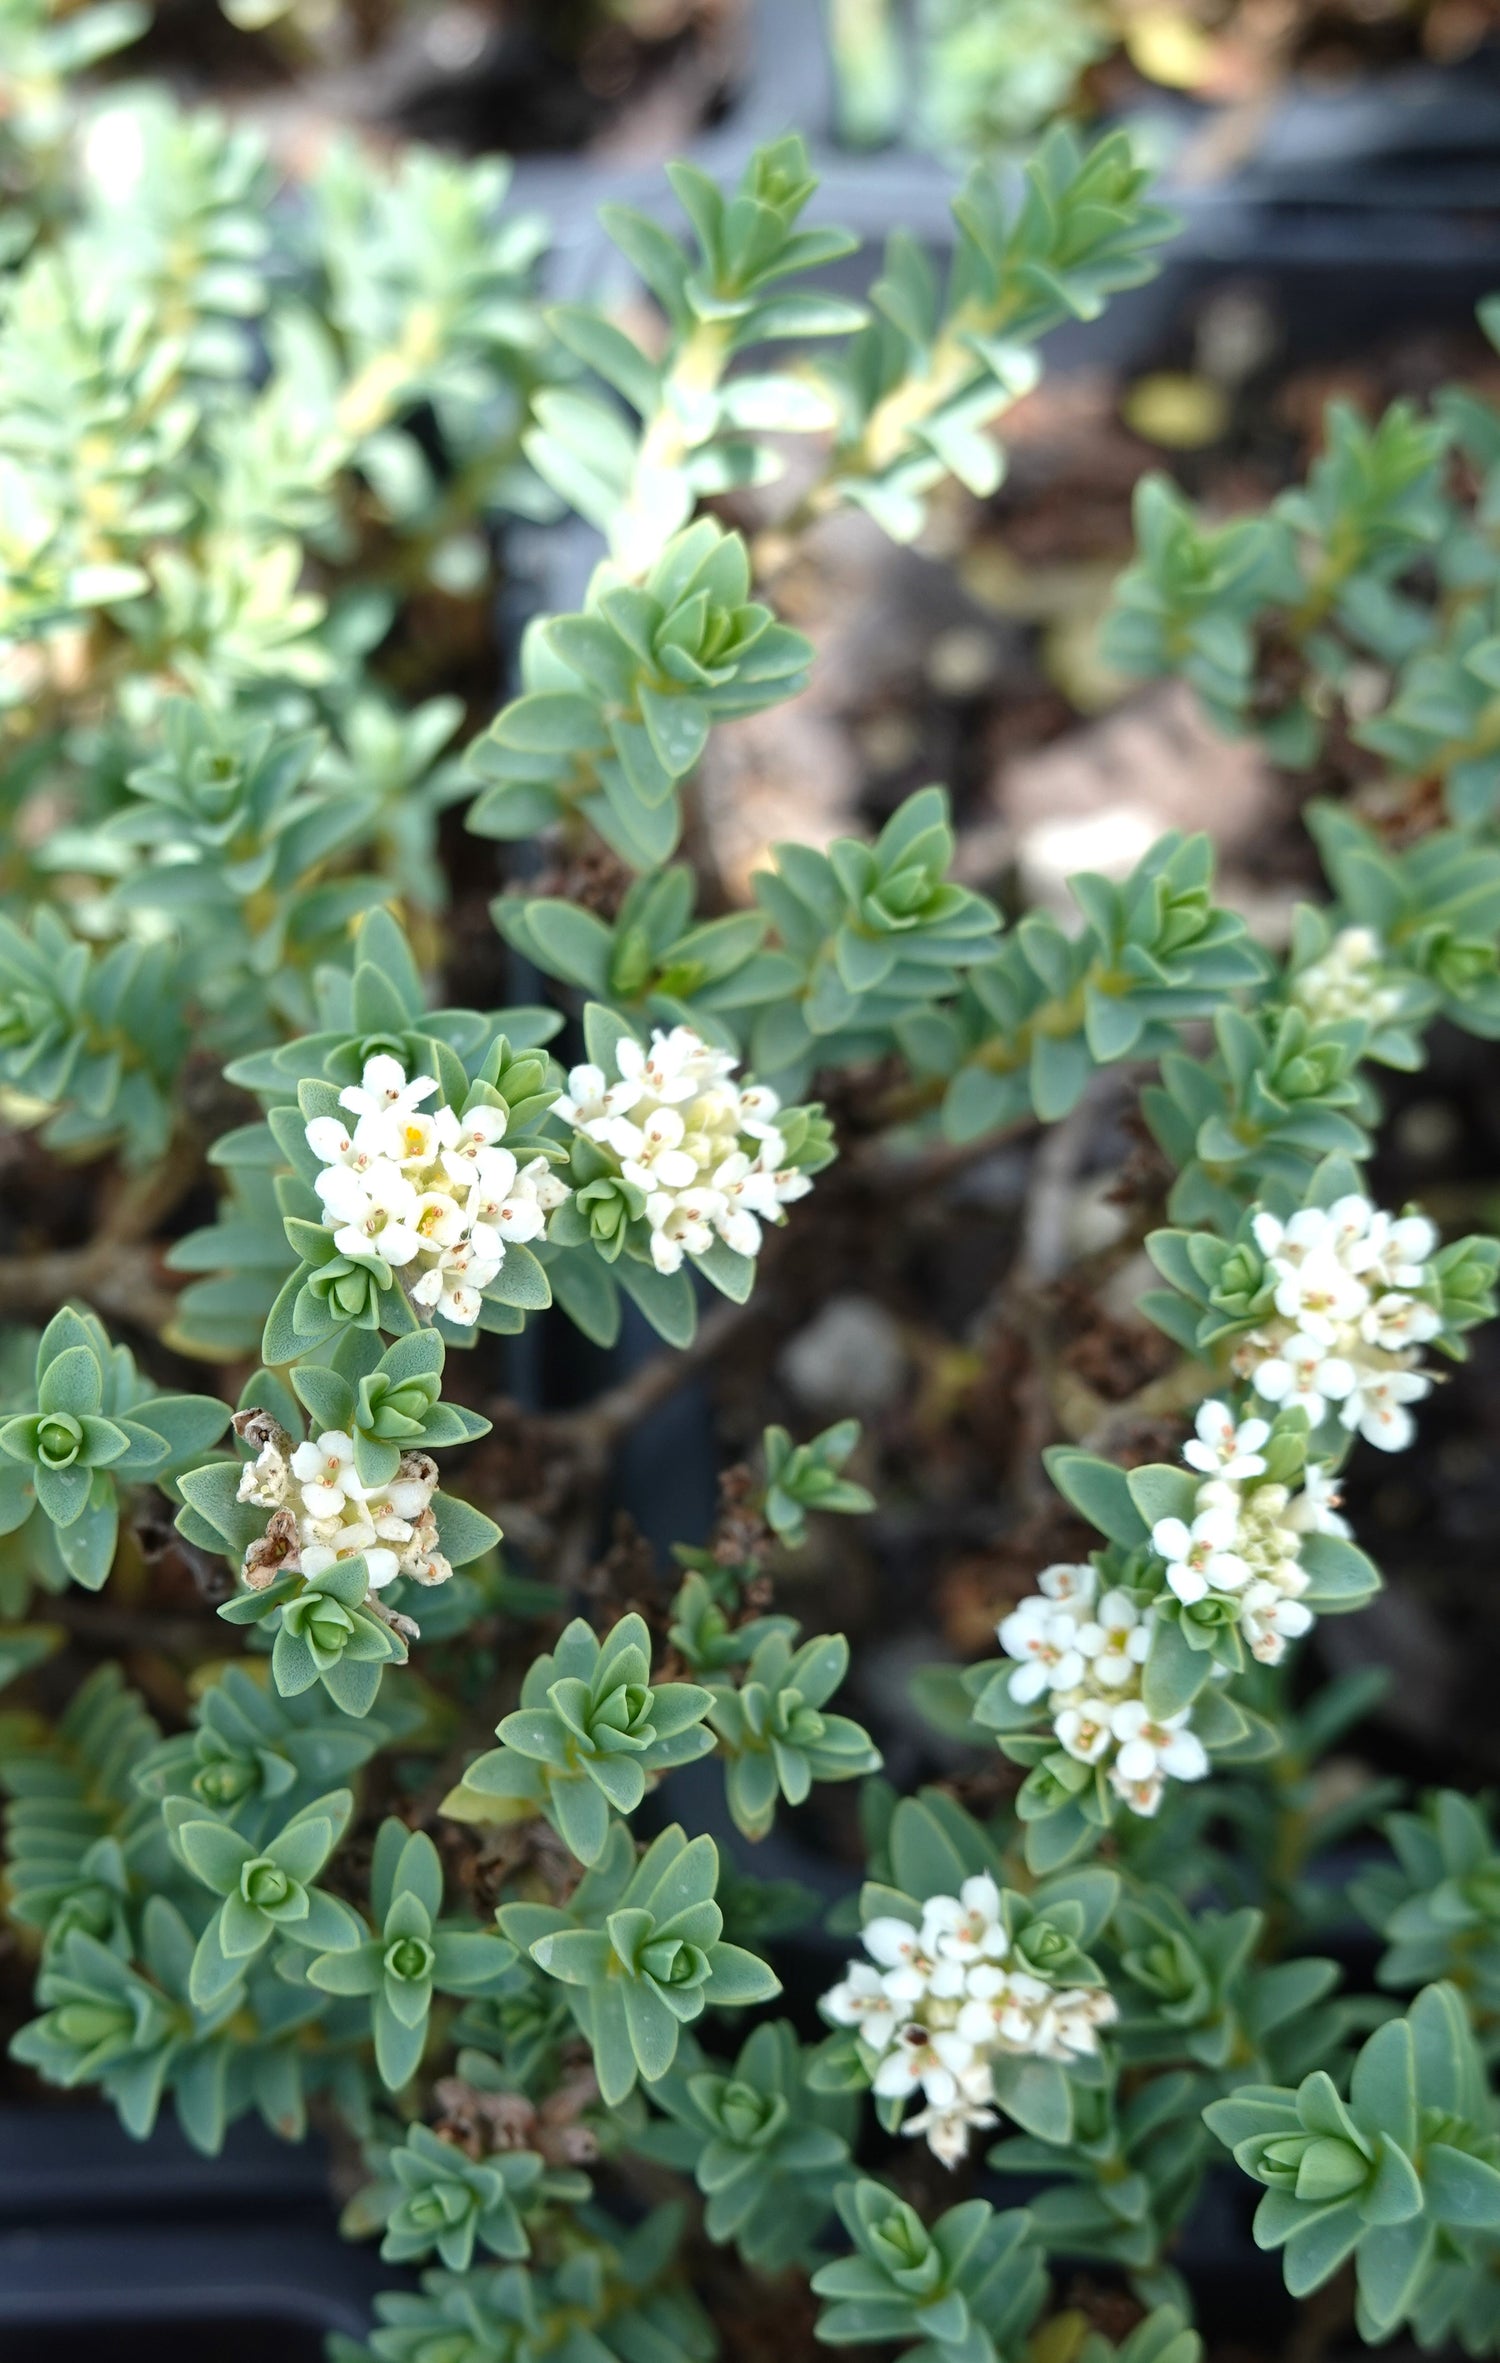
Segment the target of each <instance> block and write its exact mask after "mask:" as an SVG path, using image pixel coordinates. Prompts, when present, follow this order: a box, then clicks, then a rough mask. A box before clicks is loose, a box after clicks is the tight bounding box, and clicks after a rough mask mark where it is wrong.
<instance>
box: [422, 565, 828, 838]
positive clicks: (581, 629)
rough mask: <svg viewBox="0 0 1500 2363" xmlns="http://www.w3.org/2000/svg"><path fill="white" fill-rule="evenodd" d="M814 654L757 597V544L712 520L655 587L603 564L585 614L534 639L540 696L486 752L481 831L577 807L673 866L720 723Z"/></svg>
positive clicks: (794, 677)
mask: <svg viewBox="0 0 1500 2363" xmlns="http://www.w3.org/2000/svg"><path fill="white" fill-rule="evenodd" d="M811 653H812V652H811V650H810V648H809V646H808V643H807V642H806V641H805V640H804V639H803V637H802V635H801V634H800V632H793V631H790V630H789V629H788V628H787V626H786V625H785V624H778V623H777V622H776V620H775V617H774V616H773V614H772V612H771V610H770V608H768V607H766V606H764V605H762V604H761V602H760V601H759V600H754V599H752V598H751V597H750V560H749V555H748V553H747V551H746V549H745V545H744V543H743V542H742V541H741V540H740V538H739V536H738V535H737V534H729V533H724V532H722V531H721V530H720V528H719V527H718V526H716V525H714V524H713V523H712V522H711V520H710V519H708V518H702V519H700V520H699V522H698V523H697V524H696V525H691V526H688V527H686V528H685V529H684V531H683V532H682V533H680V534H678V535H676V536H675V537H674V539H673V540H672V541H671V542H669V543H668V545H667V547H666V548H665V549H664V550H663V551H662V553H661V556H660V557H659V558H658V559H657V561H656V563H655V565H654V566H652V568H651V569H650V571H649V573H647V574H646V576H645V577H644V579H643V580H642V581H641V582H639V583H636V582H633V581H632V580H631V579H630V577H629V576H628V575H627V574H622V573H621V572H620V571H619V570H617V569H616V568H614V567H612V566H609V565H605V566H602V567H601V568H600V569H599V571H598V573H597V574H596V575H595V576H594V579H593V581H592V582H591V583H590V585H589V595H588V603H587V605H586V606H585V608H584V610H583V613H582V614H581V615H566V616H554V617H552V618H551V620H550V621H549V622H547V623H546V624H544V625H542V626H540V627H539V628H538V629H537V631H535V632H534V633H533V634H532V635H531V636H530V637H529V638H528V640H527V642H526V647H525V652H524V655H523V660H522V661H523V676H524V681H525V693H524V695H523V696H521V697H519V698H517V699H516V700H515V701H514V703H513V704H511V705H509V706H507V707H506V709H505V711H504V713H503V714H502V715H501V716H500V718H499V720H498V721H497V722H496V724H495V726H494V729H493V730H492V732H491V733H490V735H489V737H488V738H486V739H482V740H481V741H480V742H479V745H478V747H477V748H476V750H475V754H474V762H475V765H476V767H477V768H478V770H479V772H480V775H481V777H483V778H484V779H486V780H488V781H489V782H490V783H491V784H490V785H489V786H488V787H487V788H486V790H485V793H484V794H483V795H482V796H481V797H480V798H479V799H478V801H477V802H476V803H475V804H474V805H473V806H472V807H471V808H470V812H469V816H468V821H469V826H470V828H472V829H476V830H478V831H479V832H480V833H481V834H482V835H488V836H496V837H528V836H530V835H532V834H533V833H534V831H536V830H537V829H539V828H542V827H544V826H545V825H546V824H547V823H548V822H549V821H552V820H555V819H557V818H558V817H560V816H561V815H564V814H571V813H575V812H576V813H578V814H579V815H581V817H582V818H584V819H585V820H588V821H590V822H591V823H592V824H593V826H594V827H595V828H596V829H597V830H598V831H599V833H600V835H601V836H602V837H603V838H604V839H605V840H606V842H607V843H609V844H610V845H612V846H613V847H614V848H615V850H616V851H617V852H618V853H619V854H621V855H622V856H623V857H624V859H625V860H626V861H628V862H630V863H632V864H633V866H635V867H636V868H638V869H647V868H649V867H651V866H652V865H653V864H654V863H657V862H661V861H665V860H666V859H667V857H668V855H669V854H670V853H671V852H672V850H673V848H674V846H675V845H676V843H677V833H678V828H679V825H680V823H679V811H678V803H677V796H676V789H677V784H678V782H679V781H680V780H681V779H683V778H684V777H685V775H686V774H687V773H688V772H690V771H691V770H692V769H693V767H694V765H695V764H696V763H697V761H698V758H699V756H700V755H701V754H702V752H703V749H704V746H705V744H706V742H707V739H708V733H709V729H710V726H711V725H712V724H713V723H714V722H716V721H725V720H727V719H729V718H730V717H731V716H733V715H736V714H754V713H756V712H758V711H759V710H760V709H761V708H762V707H763V706H768V705H774V704H776V703H777V702H778V701H779V700H780V699H782V698H784V697H793V696H795V695H796V693H797V691H798V690H799V689H801V688H802V687H804V685H805V683H806V680H807V667H808V663H809V661H810V658H811Z"/></svg>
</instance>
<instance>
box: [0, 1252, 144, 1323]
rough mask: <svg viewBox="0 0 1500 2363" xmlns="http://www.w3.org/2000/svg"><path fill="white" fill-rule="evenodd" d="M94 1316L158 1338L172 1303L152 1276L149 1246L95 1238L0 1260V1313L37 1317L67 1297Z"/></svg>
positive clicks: (63, 1301)
mask: <svg viewBox="0 0 1500 2363" xmlns="http://www.w3.org/2000/svg"><path fill="white" fill-rule="evenodd" d="M75 1296H81V1297H82V1298H83V1299H84V1301H85V1303H87V1304H90V1305H92V1306H93V1308H94V1310H95V1312H97V1313H100V1314H102V1315H104V1316H105V1318H106V1319H109V1320H114V1321H128V1322H130V1323H131V1324H132V1325H133V1326H134V1327H135V1328H137V1329H144V1330H148V1331H149V1332H150V1333H151V1335H152V1336H154V1337H155V1336H160V1334H161V1332H162V1330H163V1329H164V1328H165V1327H166V1325H167V1323H168V1321H170V1319H171V1317H172V1312H173V1308H174V1306H175V1303H176V1299H175V1298H174V1297H173V1295H172V1293H171V1291H170V1290H169V1289H166V1288H163V1287H162V1285H161V1283H160V1281H159V1280H158V1278H157V1252H156V1250H155V1248H153V1247H150V1246H146V1245H138V1244H136V1243H135V1242H133V1241H132V1240H130V1239H128V1238H127V1239H125V1240H117V1239H112V1238H109V1237H108V1236H105V1235H101V1236H100V1237H99V1238H97V1239H91V1240H90V1241H89V1243H88V1245H87V1246H86V1247H57V1248H52V1249H50V1250H49V1251H48V1252H47V1253H45V1254H43V1255H11V1256H0V1315H8V1316H9V1317H10V1318H12V1319H26V1318H36V1319H41V1318H43V1317H45V1316H46V1315H48V1314H51V1313H55V1312H56V1310H57V1308H58V1306H59V1305H62V1304H66V1303H67V1301H68V1299H69V1298H70V1297H75Z"/></svg>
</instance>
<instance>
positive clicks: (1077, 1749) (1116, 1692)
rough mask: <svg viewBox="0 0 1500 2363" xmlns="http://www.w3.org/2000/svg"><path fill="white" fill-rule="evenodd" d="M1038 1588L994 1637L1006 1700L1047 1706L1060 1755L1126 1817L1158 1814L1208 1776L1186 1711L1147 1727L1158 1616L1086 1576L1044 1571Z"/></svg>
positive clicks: (1078, 1571) (1079, 1569) (1061, 1569)
mask: <svg viewBox="0 0 1500 2363" xmlns="http://www.w3.org/2000/svg"><path fill="white" fill-rule="evenodd" d="M1184 1535H1185V1537H1187V1530H1186V1529H1184ZM1174 1539H1175V1538H1174ZM1187 1539H1188V1540H1189V1541H1191V1537H1187ZM1206 1547H1207V1546H1205V1548H1206ZM1037 1582H1038V1585H1039V1586H1040V1589H1039V1590H1038V1591H1036V1592H1033V1593H1031V1594H1030V1595H1029V1596H1028V1597H1027V1598H1026V1599H1024V1600H1022V1601H1021V1602H1020V1603H1019V1605H1018V1606H1017V1607H1015V1608H1013V1609H1012V1610H1011V1612H1010V1614H1009V1615H1008V1616H1007V1617H1004V1618H1003V1619H1002V1620H1001V1623H1000V1627H999V1637H1000V1646H1001V1648H1002V1649H1003V1650H1004V1651H1005V1654H1006V1656H1007V1657H1012V1658H1015V1659H1016V1660H1017V1661H1018V1663H1017V1665H1016V1670H1015V1672H1014V1673H1013V1674H1012V1675H1011V1677H1010V1694H1011V1697H1012V1698H1013V1699H1016V1700H1017V1701H1018V1702H1019V1703H1020V1704H1022V1705H1023V1706H1029V1705H1033V1704H1036V1703H1038V1702H1040V1701H1042V1700H1045V1701H1046V1704H1047V1709H1048V1712H1049V1714H1050V1716H1051V1718H1052V1729H1053V1732H1054V1734H1055V1736H1056V1738H1057V1741H1058V1744H1059V1746H1061V1747H1062V1748H1064V1749H1065V1750H1066V1752H1067V1753H1068V1755H1070V1756H1072V1757H1073V1758H1074V1759H1075V1761H1076V1762H1078V1763H1080V1764H1096V1765H1099V1766H1100V1767H1101V1768H1102V1769H1103V1771H1104V1772H1105V1775H1106V1777H1107V1779H1108V1781H1109V1785H1110V1787H1111V1788H1112V1789H1113V1791H1114V1793H1115V1795H1116V1796H1117V1797H1118V1798H1120V1799H1121V1801H1122V1802H1123V1803H1124V1804H1125V1805H1127V1806H1129V1808H1130V1810H1131V1812H1132V1813H1140V1814H1148V1815H1149V1814H1154V1813H1155V1811H1156V1809H1157V1807H1158V1806H1159V1805H1160V1803H1161V1800H1162V1793H1163V1789H1164V1786H1165V1784H1166V1782H1167V1781H1168V1780H1202V1779H1203V1777H1204V1775H1205V1773H1206V1772H1207V1771H1208V1756H1207V1752H1206V1751H1205V1749H1204V1746H1203V1742H1202V1741H1201V1740H1200V1739H1199V1738H1198V1736H1197V1734H1196V1732H1195V1731H1193V1729H1192V1728H1191V1710H1190V1709H1184V1710H1183V1711H1182V1712H1181V1713H1180V1714H1177V1715H1174V1716H1172V1717H1171V1718H1170V1719H1169V1720H1168V1721H1166V1722H1163V1723H1150V1722H1149V1721H1147V1720H1146V1713H1145V1708H1144V1707H1143V1706H1142V1705H1141V1669H1142V1667H1143V1666H1144V1664H1145V1662H1146V1657H1147V1653H1148V1651H1149V1650H1150V1647H1151V1627H1152V1623H1153V1620H1154V1616H1155V1611H1154V1609H1153V1608H1151V1607H1150V1606H1149V1605H1147V1606H1145V1607H1141V1606H1139V1605H1138V1604H1137V1602H1136V1600H1135V1599H1134V1598H1133V1597H1132V1595H1131V1594H1130V1593H1129V1592H1127V1591H1124V1590H1122V1589H1119V1588H1118V1587H1116V1588H1111V1589H1110V1590H1108V1591H1106V1592H1104V1593H1102V1594H1100V1592H1099V1578H1098V1574H1097V1572H1096V1571H1095V1569H1093V1568H1092V1567H1088V1566H1056V1567H1044V1568H1043V1569H1042V1572H1041V1574H1040V1575H1039V1576H1038V1577H1037ZM1147 1749H1149V1751H1150V1753H1149V1757H1148V1755H1147V1753H1146V1750H1147Z"/></svg>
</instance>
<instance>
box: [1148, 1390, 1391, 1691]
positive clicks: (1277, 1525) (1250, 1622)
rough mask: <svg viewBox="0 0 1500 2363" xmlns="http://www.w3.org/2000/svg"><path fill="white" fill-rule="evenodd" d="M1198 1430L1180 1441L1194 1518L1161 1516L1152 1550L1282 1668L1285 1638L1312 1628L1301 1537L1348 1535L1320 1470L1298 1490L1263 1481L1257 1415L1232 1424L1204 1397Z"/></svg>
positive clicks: (1177, 1579)
mask: <svg viewBox="0 0 1500 2363" xmlns="http://www.w3.org/2000/svg"><path fill="white" fill-rule="evenodd" d="M1197 1426H1198V1433H1197V1435H1196V1436H1195V1437H1193V1438H1192V1439H1191V1440H1190V1441H1189V1442H1188V1443H1187V1444H1185V1445H1184V1446H1183V1451H1182V1457H1183V1459H1184V1460H1185V1461H1186V1462H1187V1464H1188V1466H1189V1468H1191V1469H1194V1470H1197V1471H1201V1472H1202V1473H1203V1475H1204V1479H1205V1481H1204V1483H1203V1484H1202V1485H1200V1486H1199V1488H1198V1495H1197V1500H1196V1503H1195V1505H1194V1514H1193V1518H1192V1521H1191V1523H1189V1522H1188V1520H1186V1519H1184V1518H1159V1519H1158V1520H1157V1522H1156V1524H1155V1526H1154V1527H1153V1528H1152V1530H1151V1544H1152V1548H1153V1549H1154V1550H1155V1551H1156V1552H1157V1554H1158V1556H1159V1557H1160V1558H1161V1559H1163V1560H1164V1561H1165V1563H1166V1570H1167V1582H1168V1584H1169V1585H1170V1586H1171V1588H1172V1590H1173V1591H1174V1592H1175V1593H1176V1595H1177V1597H1178V1599H1179V1600H1181V1601H1182V1602H1183V1603H1184V1604H1185V1605H1186V1606H1188V1607H1194V1606H1196V1604H1197V1603H1198V1602H1199V1601H1200V1600H1207V1599H1209V1598H1213V1599H1215V1600H1216V1601H1218V1602H1219V1603H1220V1604H1221V1605H1223V1606H1226V1607H1229V1608H1232V1610H1233V1611H1234V1615H1235V1620H1236V1621H1237V1623H1238V1624H1239V1627H1240V1630H1241V1632H1242V1633H1243V1634H1244V1637H1245V1641H1246V1644H1247V1646H1248V1648H1249V1650H1250V1654H1251V1656H1252V1657H1255V1658H1258V1659H1259V1660H1260V1662H1261V1664H1262V1665H1268V1666H1274V1665H1278V1664H1279V1663H1280V1661H1281V1659H1282V1657H1283V1656H1284V1655H1285V1652H1286V1645H1287V1643H1288V1641H1296V1640H1300V1638H1301V1636H1302V1635H1303V1634H1304V1633H1306V1632H1308V1631H1310V1630H1311V1627H1312V1622H1313V1616H1312V1611H1311V1609H1310V1608H1307V1607H1306V1606H1305V1605H1304V1603H1303V1600H1302V1594H1303V1593H1304V1592H1305V1591H1306V1590H1307V1583H1308V1579H1307V1575H1306V1572H1305V1571H1304V1569H1303V1567H1302V1565H1301V1563H1300V1562H1301V1553H1302V1543H1303V1539H1304V1537H1305V1536H1307V1535H1309V1534H1347V1533H1348V1531H1349V1529H1348V1527H1347V1526H1346V1525H1345V1523H1344V1521H1343V1519H1342V1518H1341V1517H1340V1516H1339V1515H1338V1498H1339V1497H1338V1490H1337V1487H1336V1486H1335V1484H1334V1481H1333V1479H1332V1477H1331V1476H1330V1475H1329V1473H1328V1471H1327V1470H1326V1469H1322V1468H1320V1467H1319V1466H1318V1465H1317V1464H1316V1462H1314V1463H1312V1464H1310V1465H1309V1467H1308V1468H1307V1470H1306V1472H1305V1475H1304V1478H1303V1483H1302V1488H1301V1490H1300V1492H1297V1493H1293V1492H1292V1490H1291V1488H1290V1487H1289V1486H1286V1485H1276V1484H1271V1483H1269V1482H1267V1481H1266V1476H1265V1471H1266V1462H1265V1459H1264V1456H1263V1454H1262V1451H1261V1447H1262V1446H1263V1445H1264V1444H1266V1443H1267V1442H1268V1441H1269V1439H1270V1434H1271V1430H1270V1426H1269V1424H1268V1422H1267V1421H1265V1420H1263V1419H1246V1420H1240V1421H1239V1422H1238V1423H1236V1421H1235V1418H1234V1414H1233V1413H1232V1412H1231V1411H1230V1409H1229V1407H1228V1405H1227V1404H1224V1403H1205V1404H1203V1405H1202V1406H1201V1407H1200V1409H1199V1412H1198V1421H1197Z"/></svg>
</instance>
